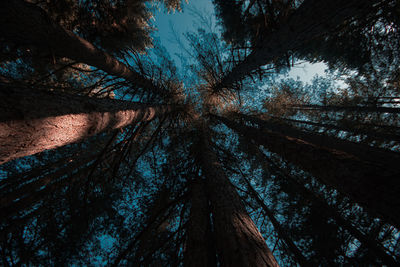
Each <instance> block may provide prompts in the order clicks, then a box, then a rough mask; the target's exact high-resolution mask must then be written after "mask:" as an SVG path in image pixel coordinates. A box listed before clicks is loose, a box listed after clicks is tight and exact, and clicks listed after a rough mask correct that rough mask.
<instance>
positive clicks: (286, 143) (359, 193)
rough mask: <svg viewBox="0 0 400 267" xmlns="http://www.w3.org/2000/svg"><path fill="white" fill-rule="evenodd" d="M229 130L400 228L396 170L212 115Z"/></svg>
mask: <svg viewBox="0 0 400 267" xmlns="http://www.w3.org/2000/svg"><path fill="white" fill-rule="evenodd" d="M214 117H216V118H218V119H219V120H220V121H221V122H223V123H224V124H226V125H227V126H228V127H230V128H231V129H233V130H234V131H236V132H238V133H239V134H241V135H243V136H244V137H246V138H248V139H250V140H254V141H255V142H256V143H258V144H259V145H263V146H264V147H266V148H267V149H268V150H269V151H271V152H273V153H276V154H278V155H280V156H281V157H282V158H284V159H285V160H287V161H289V162H291V163H293V164H295V165H297V166H299V167H301V168H302V169H303V170H304V171H307V172H309V173H311V174H312V175H313V176H315V177H317V178H319V179H321V180H322V182H323V183H325V184H326V185H329V186H332V187H334V188H335V189H337V190H338V191H339V192H341V193H343V194H345V195H346V196H349V197H350V198H352V199H353V200H354V201H356V202H358V203H359V204H360V205H361V206H363V207H365V208H367V209H368V210H369V211H370V212H372V213H373V214H375V215H378V216H382V217H383V218H384V219H385V220H387V221H388V222H389V223H391V224H393V225H395V226H397V227H399V226H400V213H399V211H400V198H399V197H398V196H399V195H400V184H399V183H398V177H399V175H400V174H399V171H398V170H395V171H393V170H387V169H385V168H381V167H379V166H376V165H371V164H370V163H369V162H364V161H362V160H360V159H358V158H356V157H354V156H353V155H350V154H348V153H345V152H343V151H339V150H335V149H330V148H327V147H320V146H318V145H315V144H312V143H309V142H306V141H304V140H301V139H297V138H293V137H289V136H285V135H280V134H278V133H274V132H268V131H261V130H259V129H256V128H253V127H248V126H245V125H242V124H238V123H236V122H234V121H232V120H229V119H227V118H224V117H219V116H214Z"/></svg>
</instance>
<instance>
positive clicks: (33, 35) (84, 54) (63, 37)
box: [0, 0, 160, 92]
mask: <svg viewBox="0 0 400 267" xmlns="http://www.w3.org/2000/svg"><path fill="white" fill-rule="evenodd" d="M1 37H3V38H4V40H5V41H11V42H13V43H15V44H17V45H27V46H32V45H33V46H35V47H37V48H39V49H41V50H43V51H44V52H49V53H50V54H53V55H56V56H59V57H67V58H70V59H72V60H75V61H77V62H82V63H85V64H87V65H91V66H93V67H96V68H98V69H101V70H103V71H105V72H106V73H108V74H110V75H114V76H117V77H121V78H124V79H126V80H128V81H132V82H134V83H135V84H136V85H138V86H140V87H143V88H144V89H147V90H152V91H155V92H157V91H158V92H160V89H159V88H157V87H156V86H155V85H154V84H153V82H152V81H151V80H149V79H147V78H145V77H144V76H142V75H140V74H139V73H136V72H134V71H133V70H131V69H130V68H129V67H127V66H126V65H125V64H123V63H121V62H120V61H118V60H117V59H115V58H114V57H113V56H111V55H109V54H107V53H105V52H104V51H102V50H100V49H98V48H97V47H95V46H94V45H93V44H91V43H90V42H88V41H87V40H85V39H83V38H81V37H79V36H77V35H76V34H74V33H73V32H71V31H68V30H66V29H64V28H63V27H61V26H60V25H57V24H56V23H55V22H53V21H52V20H51V18H50V17H49V16H48V15H47V13H46V12H45V11H44V10H43V9H41V8H40V7H38V6H36V5H34V4H30V3H26V2H24V1H22V0H7V1H1V2H0V38H1Z"/></svg>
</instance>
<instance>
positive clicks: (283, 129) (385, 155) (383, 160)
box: [238, 114, 400, 173]
mask: <svg viewBox="0 0 400 267" xmlns="http://www.w3.org/2000/svg"><path fill="white" fill-rule="evenodd" d="M238 115H239V117H241V118H243V119H245V120H247V121H250V122H253V123H256V124H258V125H259V127H260V128H263V129H265V130H267V131H271V132H274V133H277V134H280V135H284V136H287V137H291V138H296V139H301V140H303V141H306V142H309V143H311V144H313V145H316V146H318V147H321V148H328V149H334V150H339V151H343V152H346V153H348V154H350V155H353V156H355V157H357V158H358V159H360V160H363V161H366V162H369V164H371V165H378V166H381V167H382V168H387V169H389V170H394V171H397V172H399V173H400V169H399V164H398V163H399V162H400V154H399V153H396V152H393V151H390V150H387V149H382V148H378V147H371V146H369V145H366V144H360V143H355V142H351V141H347V140H343V139H340V138H336V137H333V136H328V135H325V134H319V133H312V132H305V131H302V130H299V129H297V128H295V127H292V126H290V125H287V124H284V123H279V122H277V121H273V120H262V119H259V118H257V117H254V116H249V115H245V114H238Z"/></svg>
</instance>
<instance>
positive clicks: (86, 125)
mask: <svg viewBox="0 0 400 267" xmlns="http://www.w3.org/2000/svg"><path fill="white" fill-rule="evenodd" d="M0 86H1V85H0ZM170 110H171V107H170V106H163V105H148V104H140V103H132V102H128V101H121V100H114V99H96V98H90V97H84V96H77V95H69V94H63V93H57V92H48V91H39V90H31V89H25V88H15V87H1V88H0V164H2V163H5V162H7V161H10V160H13V159H16V158H19V157H24V156H29V155H33V154H36V153H39V152H42V151H44V150H46V149H54V148H57V147H60V146H64V145H67V144H71V143H75V142H79V141H81V140H83V139H85V138H87V137H89V136H92V135H95V134H98V133H101V132H104V131H109V130H113V129H118V128H123V127H126V126H128V125H131V124H133V123H136V122H140V121H149V120H152V119H154V118H155V117H157V116H159V115H163V114H164V115H165V114H166V113H168V112H169V111H170Z"/></svg>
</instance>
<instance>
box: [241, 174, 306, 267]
mask: <svg viewBox="0 0 400 267" xmlns="http://www.w3.org/2000/svg"><path fill="white" fill-rule="evenodd" d="M242 179H243V181H244V182H245V183H246V185H247V188H248V190H249V193H250V195H251V197H252V198H253V199H254V200H255V201H256V202H257V203H258V205H260V207H261V208H262V209H263V211H264V214H265V215H266V216H267V217H268V219H269V220H270V221H271V223H272V225H273V226H274V229H275V231H276V232H277V233H278V235H279V237H280V238H281V239H283V241H284V242H285V244H286V245H287V246H288V248H289V250H290V251H291V252H292V253H293V255H294V256H295V259H296V261H297V263H299V265H300V266H311V265H312V264H311V262H309V261H308V260H307V259H306V257H304V255H303V253H302V252H301V250H300V249H299V248H298V247H297V246H296V244H295V243H294V242H293V240H292V239H291V238H290V236H289V235H288V234H287V233H286V231H285V229H283V227H282V226H281V224H280V223H279V222H278V220H277V219H276V218H275V216H274V213H273V212H272V211H271V210H270V209H269V208H268V207H267V205H265V203H264V201H263V200H262V199H261V198H260V195H259V194H258V193H257V191H256V190H255V189H254V188H253V186H252V185H251V183H250V182H249V181H248V180H247V179H246V177H244V176H243V175H242Z"/></svg>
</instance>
